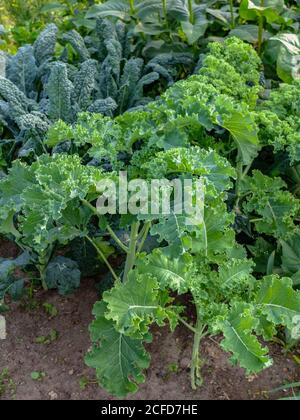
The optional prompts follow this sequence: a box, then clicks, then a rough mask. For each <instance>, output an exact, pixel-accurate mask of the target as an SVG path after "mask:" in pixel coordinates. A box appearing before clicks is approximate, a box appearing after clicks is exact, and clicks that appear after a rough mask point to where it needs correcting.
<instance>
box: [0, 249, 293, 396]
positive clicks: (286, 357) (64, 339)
mask: <svg viewBox="0 0 300 420" xmlns="http://www.w3.org/2000/svg"><path fill="white" fill-rule="evenodd" d="M8 248H9V245H8V243H7V244H5V243H4V244H3V243H2V244H1V246H0V255H1V256H9V255H10V256H12V255H13V254H14V252H15V251H14V250H13V248H11V249H8ZM97 298H98V296H97V292H96V289H95V281H94V280H93V279H86V280H84V281H83V282H82V285H81V288H80V289H79V290H78V291H77V292H76V293H74V294H73V295H71V296H68V297H62V296H59V295H58V294H57V293H56V292H43V291H38V292H37V293H36V294H35V296H34V300H32V301H29V302H27V303H26V304H24V302H23V304H22V303H21V304H20V303H13V304H12V305H11V310H10V311H9V312H8V313H6V314H5V317H6V320H7V334H8V336H7V339H6V340H2V341H0V400H1V399H2V400H11V399H18V400H29V399H33V400H44V399H62V400H82V399H88V400H103V399H105V400H107V399H108V400H112V399H113V398H112V397H111V396H109V395H108V394H107V393H106V392H105V391H104V390H103V389H101V388H99V387H98V386H97V384H96V383H95V374H94V371H93V370H92V369H89V368H88V367H86V366H85V364H84V361H83V357H84V355H85V353H86V351H87V350H88V348H89V346H90V340H89V334H88V325H89V323H90V322H91V320H92V315H91V311H92V307H93V304H94V303H95V301H96V300H97ZM44 303H50V304H52V305H54V306H55V307H56V308H57V310H58V315H57V316H55V317H53V318H50V317H49V315H47V313H46V312H45V310H44V308H43V304H44ZM51 330H55V331H57V332H58V337H57V338H56V339H54V341H52V342H51V343H50V344H38V343H36V339H37V337H40V336H47V335H48V334H49V333H50V331H51ZM153 336H154V339H153V342H152V343H151V344H149V345H148V350H149V352H150V354H151V356H152V362H151V366H150V368H149V369H148V371H147V372H146V374H147V381H146V383H145V384H143V385H142V386H141V387H140V390H139V391H138V393H136V394H135V395H133V396H130V397H128V399H139V400H151V399H157V400H167V399H169V400H179V399H192V400H247V399H274V398H277V397H278V394H274V393H271V394H270V393H269V391H270V390H272V389H274V388H276V387H278V386H280V385H282V384H284V383H286V382H295V381H299V380H300V369H299V366H298V365H297V364H296V362H295V361H294V360H293V357H292V354H285V353H284V351H283V349H282V347H280V346H279V345H277V344H272V345H271V346H270V348H271V354H272V357H273V358H274V365H273V367H271V368H269V369H267V370H265V371H264V372H262V373H261V374H260V375H259V376H257V377H250V378H246V377H245V375H244V371H243V369H240V368H237V367H233V366H231V365H230V363H229V361H228V355H227V354H225V353H224V352H223V351H222V350H221V349H220V348H219V347H218V343H217V341H215V340H212V339H209V338H208V339H206V340H204V341H203V343H202V352H203V355H204V359H205V365H204V367H203V370H202V371H203V377H204V385H203V386H202V387H201V388H199V389H198V390H197V391H193V390H192V389H191V387H190V382H189V363H190V355H191V349H192V336H191V335H190V333H189V331H188V330H186V329H185V328H184V327H183V328H181V327H178V328H177V330H176V331H175V333H171V332H170V331H169V329H168V328H167V327H165V328H162V329H156V328H155V329H154V330H153ZM296 352H297V350H294V354H295V353H296ZM298 353H299V354H300V348H299V349H298ZM3 369H7V370H8V372H9V373H8V375H7V376H6V378H5V380H2V383H1V372H2V370H3ZM34 371H39V372H43V373H44V375H45V376H44V377H43V378H42V379H41V380H33V379H32V378H31V373H32V372H34ZM82 378H85V380H86V382H87V381H88V384H87V385H86V386H85V388H84V389H81V387H80V380H81V379H82ZM1 384H2V387H1Z"/></svg>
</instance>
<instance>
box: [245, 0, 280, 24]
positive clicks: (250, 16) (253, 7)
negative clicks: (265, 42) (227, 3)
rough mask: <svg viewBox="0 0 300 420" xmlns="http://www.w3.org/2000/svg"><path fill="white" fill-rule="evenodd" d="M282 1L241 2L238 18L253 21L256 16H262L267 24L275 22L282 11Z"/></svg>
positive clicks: (250, 0)
mask: <svg viewBox="0 0 300 420" xmlns="http://www.w3.org/2000/svg"><path fill="white" fill-rule="evenodd" d="M283 8H284V0H264V2H263V5H262V4H261V0H242V2H241V5H240V16H241V17H242V18H243V19H246V20H255V19H256V18H257V17H258V16H264V17H265V18H266V19H267V21H268V22H269V23H272V22H274V21H276V20H277V19H278V18H279V14H280V13H281V12H282V11H283Z"/></svg>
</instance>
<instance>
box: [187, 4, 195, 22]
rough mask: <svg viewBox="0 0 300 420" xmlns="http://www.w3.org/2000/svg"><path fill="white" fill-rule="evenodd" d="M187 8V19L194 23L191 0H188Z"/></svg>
mask: <svg viewBox="0 0 300 420" xmlns="http://www.w3.org/2000/svg"><path fill="white" fill-rule="evenodd" d="M188 9H189V15H190V17H189V21H190V23H192V24H194V23H195V17H194V11H193V2H192V0H188Z"/></svg>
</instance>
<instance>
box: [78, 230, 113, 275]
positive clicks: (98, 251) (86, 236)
mask: <svg viewBox="0 0 300 420" xmlns="http://www.w3.org/2000/svg"><path fill="white" fill-rule="evenodd" d="M85 238H86V239H87V240H88V241H89V242H90V243H91V244H92V245H93V247H94V248H95V250H96V251H97V253H98V254H99V256H100V257H101V258H102V259H103V261H104V262H105V264H106V265H107V267H108V269H109V271H110V272H111V274H112V276H113V278H114V279H115V280H116V281H120V278H119V277H118V276H117V275H116V273H115V271H114V269H113V268H112V266H111V265H110V263H109V262H108V260H107V258H106V257H105V255H104V254H103V252H102V251H101V249H100V248H99V246H98V245H97V244H96V243H95V242H94V241H93V239H91V238H90V237H89V236H88V235H85Z"/></svg>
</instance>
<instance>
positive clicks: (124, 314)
mask: <svg viewBox="0 0 300 420" xmlns="http://www.w3.org/2000/svg"><path fill="white" fill-rule="evenodd" d="M103 300H104V302H106V303H107V313H106V314H105V315H106V318H107V319H111V320H112V321H114V322H115V325H116V328H117V330H118V331H120V332H122V333H124V334H126V335H129V336H130V337H133V338H138V339H142V338H145V337H148V336H149V326H150V325H151V324H152V323H154V322H156V323H157V324H158V325H160V326H162V325H164V321H165V320H169V321H170V323H171V325H172V324H173V326H174V325H176V314H175V312H173V310H172V307H168V306H165V305H166V303H168V302H169V298H168V295H166V294H165V293H164V292H163V291H162V290H161V289H160V287H159V283H158V281H157V279H156V278H155V277H154V276H153V275H152V274H150V273H145V274H144V273H142V274H140V273H138V272H137V271H136V270H133V271H131V272H130V273H129V275H128V278H127V280H126V282H125V283H116V284H115V286H114V287H113V288H112V289H111V290H110V291H107V292H105V293H103Z"/></svg>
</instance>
